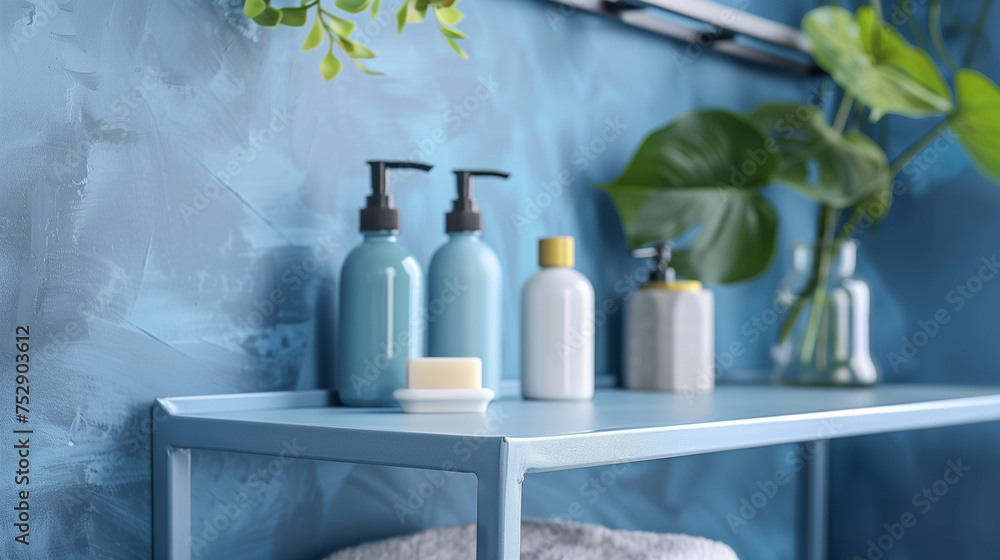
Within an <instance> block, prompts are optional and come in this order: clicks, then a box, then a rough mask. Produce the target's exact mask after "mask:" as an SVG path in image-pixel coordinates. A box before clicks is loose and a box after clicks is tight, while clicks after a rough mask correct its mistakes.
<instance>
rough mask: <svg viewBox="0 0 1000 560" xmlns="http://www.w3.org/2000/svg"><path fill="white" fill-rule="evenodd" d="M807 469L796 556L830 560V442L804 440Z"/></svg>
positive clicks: (801, 490) (802, 453) (802, 482)
mask: <svg viewBox="0 0 1000 560" xmlns="http://www.w3.org/2000/svg"><path fill="white" fill-rule="evenodd" d="M799 446H800V456H802V457H803V458H805V468H803V469H802V472H801V473H799V498H798V521H799V530H798V535H799V539H798V544H797V548H798V549H799V550H798V553H797V554H796V556H795V557H796V558H803V559H805V560H826V552H827V526H828V525H827V522H828V520H827V516H828V509H827V508H828V492H829V477H830V472H829V469H830V441H829V440H825V439H823V440H816V441H810V442H805V443H800V444H799Z"/></svg>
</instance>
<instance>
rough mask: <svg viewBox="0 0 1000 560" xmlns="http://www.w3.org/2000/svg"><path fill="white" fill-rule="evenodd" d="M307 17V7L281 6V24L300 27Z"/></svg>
mask: <svg viewBox="0 0 1000 560" xmlns="http://www.w3.org/2000/svg"><path fill="white" fill-rule="evenodd" d="M308 19H309V8H282V9H281V25H288V26H290V27H302V26H303V25H305V24H306V21H307V20H308Z"/></svg>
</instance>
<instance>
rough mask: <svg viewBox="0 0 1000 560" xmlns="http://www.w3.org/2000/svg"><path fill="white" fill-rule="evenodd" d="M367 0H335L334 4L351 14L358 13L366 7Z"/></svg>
mask: <svg viewBox="0 0 1000 560" xmlns="http://www.w3.org/2000/svg"><path fill="white" fill-rule="evenodd" d="M368 1H369V0H336V1H335V2H334V4H336V6H337V7H338V8H340V9H341V10H344V11H345V12H348V13H352V14H360V13H361V12H363V11H365V8H367V7H368Z"/></svg>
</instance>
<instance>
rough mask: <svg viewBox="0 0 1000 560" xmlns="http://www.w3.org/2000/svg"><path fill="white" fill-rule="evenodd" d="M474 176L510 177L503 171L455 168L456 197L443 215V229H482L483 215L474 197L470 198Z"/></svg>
mask: <svg viewBox="0 0 1000 560" xmlns="http://www.w3.org/2000/svg"><path fill="white" fill-rule="evenodd" d="M476 176H489V177H502V178H504V179H506V178H507V177H510V173H504V172H503V171H472V170H459V169H456V170H455V183H456V185H457V186H458V198H456V199H455V202H454V204H453V206H452V210H451V212H448V214H447V215H446V216H445V219H444V230H445V231H482V229H483V215H482V214H480V213H479V209H478V208H476V199H474V198H472V178H473V177H476Z"/></svg>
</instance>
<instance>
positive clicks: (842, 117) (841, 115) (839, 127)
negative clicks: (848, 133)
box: [833, 92, 854, 132]
mask: <svg viewBox="0 0 1000 560" xmlns="http://www.w3.org/2000/svg"><path fill="white" fill-rule="evenodd" d="M853 107H854V98H853V97H851V95H850V94H849V93H846V92H845V93H844V97H843V98H842V99H841V100H840V107H837V116H835V117H834V118H833V129H834V130H836V131H837V132H844V129H845V128H847V118H848V117H850V116H851V108H853Z"/></svg>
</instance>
